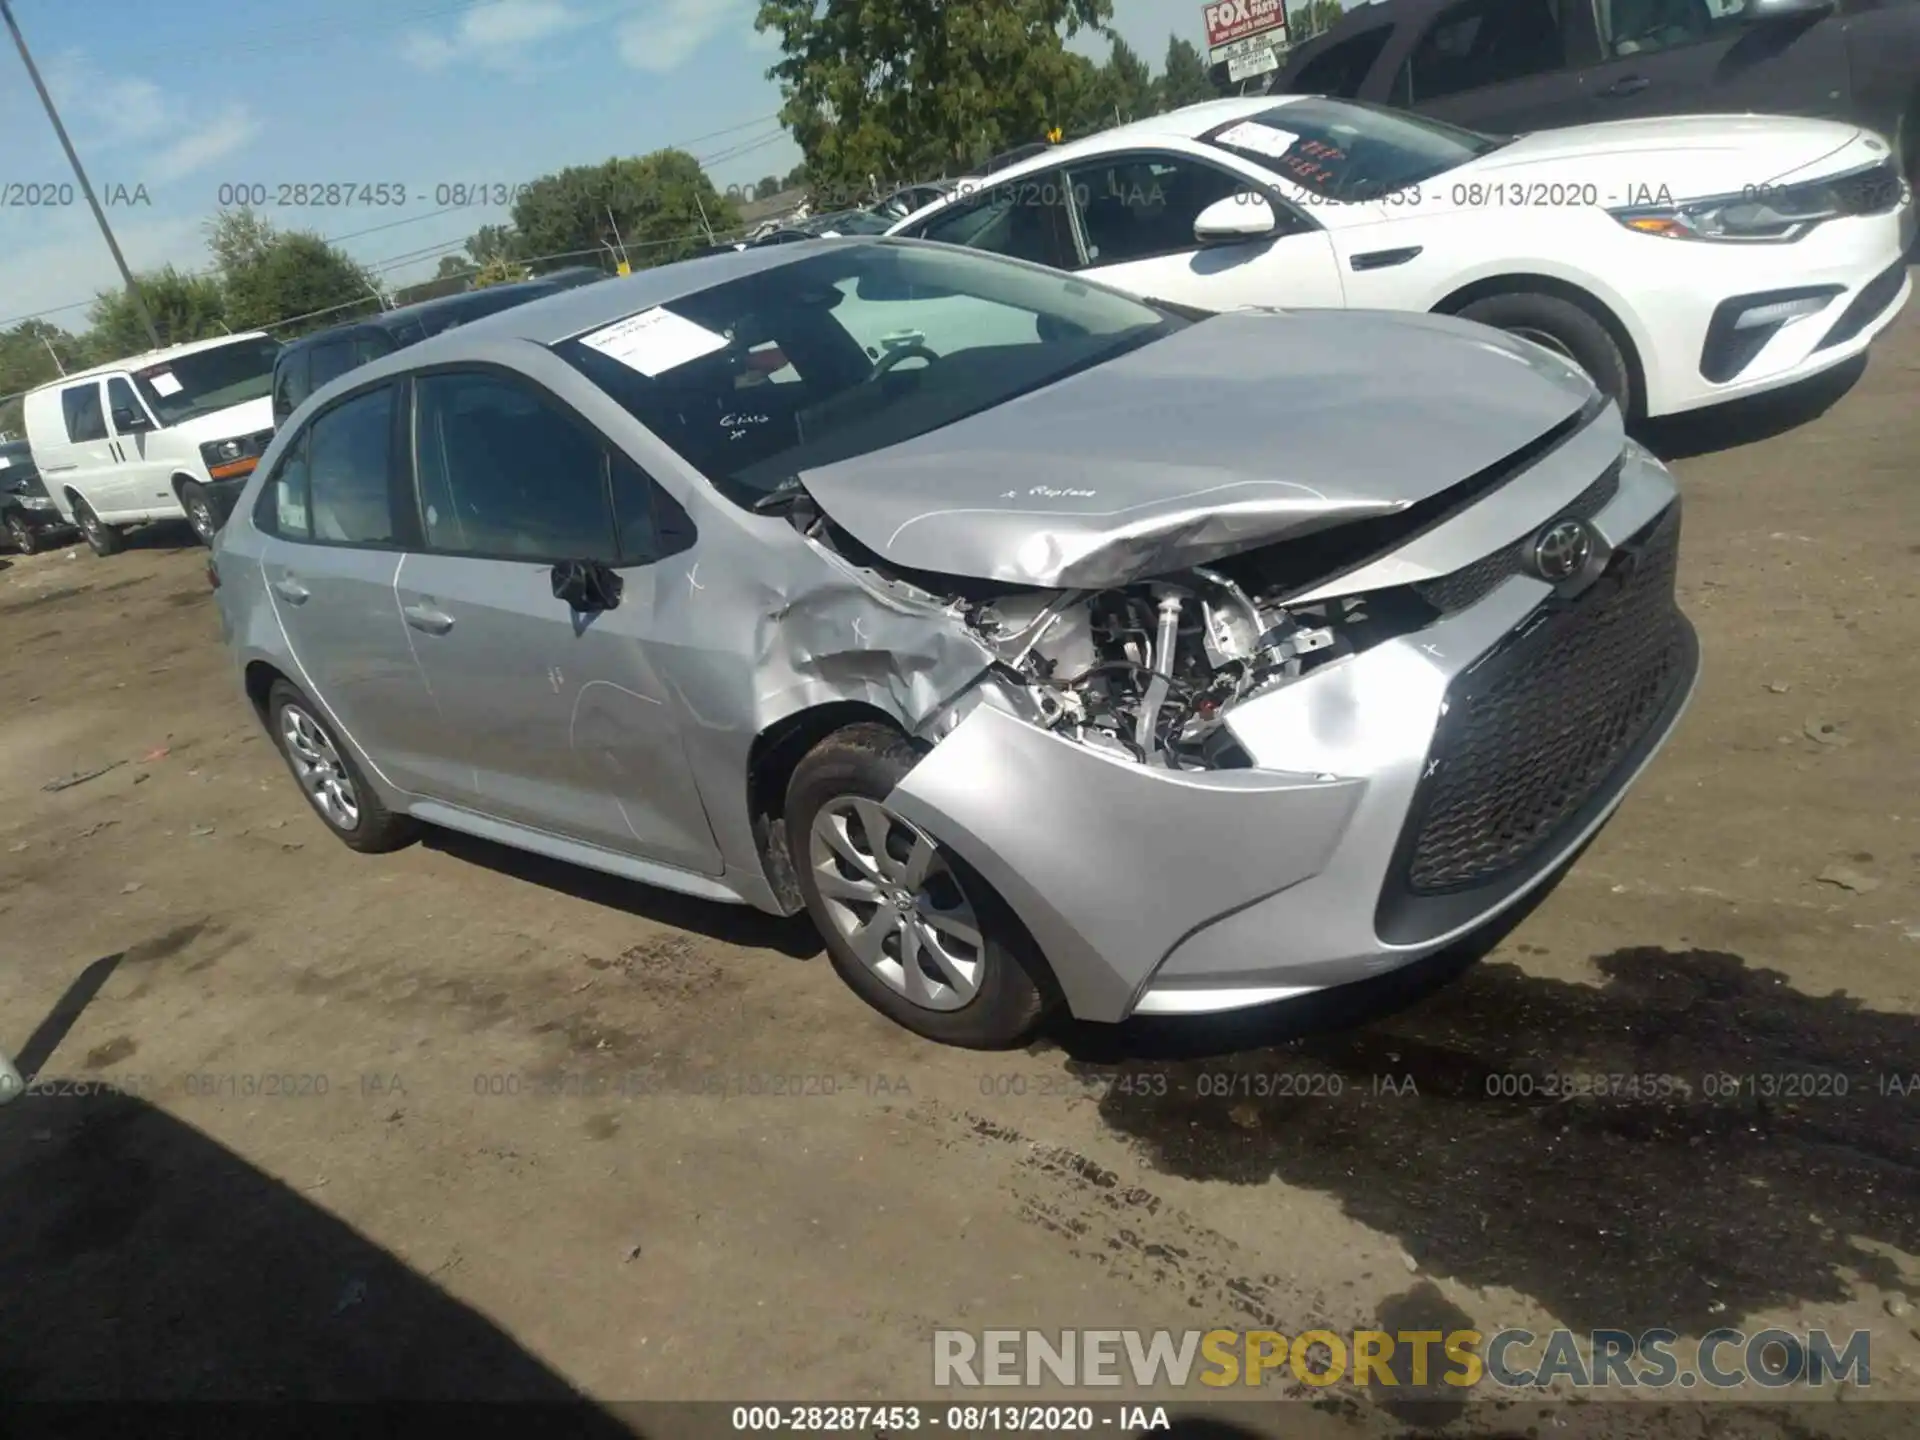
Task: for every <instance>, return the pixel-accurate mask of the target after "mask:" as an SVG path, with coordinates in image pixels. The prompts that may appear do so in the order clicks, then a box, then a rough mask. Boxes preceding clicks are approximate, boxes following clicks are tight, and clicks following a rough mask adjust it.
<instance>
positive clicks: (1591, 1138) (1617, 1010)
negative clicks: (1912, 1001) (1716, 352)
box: [1062, 916, 1920, 1363]
mask: <svg viewBox="0 0 1920 1440" xmlns="http://www.w3.org/2000/svg"><path fill="white" fill-rule="evenodd" d="M1519 918H1521V917H1518V916H1514V917H1509V921H1510V923H1509V924H1506V925H1503V927H1502V928H1503V929H1508V930H1510V929H1511V924H1517V923H1518V920H1519ZM1490 938H1497V937H1486V936H1483V937H1479V938H1478V939H1477V940H1476V941H1475V943H1474V944H1472V945H1470V946H1467V947H1463V948H1459V949H1456V950H1454V951H1452V952H1449V953H1447V954H1444V955H1442V956H1438V957H1435V959H1434V960H1433V961H1430V962H1427V963H1426V964H1423V965H1420V966H1414V967H1409V968H1408V969H1407V970H1404V971H1401V972H1398V973H1396V974H1392V975H1387V976H1382V977H1378V978H1377V979H1374V980H1370V981H1367V982H1364V983H1363V984H1359V985H1353V986H1347V987H1344V988H1343V990H1341V991H1333V992H1326V993H1325V994H1323V995H1319V996H1314V997H1311V999H1312V1001H1313V1002H1314V1003H1313V1004H1310V1005H1309V1004H1305V1003H1300V1002H1296V1003H1295V1004H1294V1005H1292V1006H1289V1007H1285V1008H1283V1009H1280V1010H1269V1011H1268V1012H1266V1013H1264V1014H1252V1015H1239V1016H1229V1017H1221V1018H1220V1019H1219V1020H1218V1021H1217V1022H1200V1021H1188V1022H1186V1023H1185V1024H1184V1025H1183V1026H1180V1027H1173V1026H1169V1025H1166V1024H1161V1025H1158V1026H1155V1027H1153V1028H1151V1029H1149V1028H1145V1027H1141V1028H1134V1027H1128V1026H1123V1027H1118V1028H1117V1029H1116V1030H1115V1031H1113V1032H1109V1033H1108V1034H1107V1035H1106V1036H1104V1037H1101V1038H1102V1040H1103V1043H1102V1044H1099V1045H1096V1044H1093V1043H1088V1042H1086V1041H1084V1040H1082V1039H1081V1037H1076V1036H1075V1035H1073V1034H1072V1033H1068V1034H1066V1035H1064V1036H1063V1037H1062V1043H1063V1044H1064V1045H1065V1046H1066V1047H1067V1049H1068V1058H1067V1060H1066V1066H1067V1068H1068V1070H1069V1071H1070V1072H1072V1073H1074V1074H1076V1075H1078V1076H1080V1077H1081V1078H1082V1079H1084V1080H1086V1081H1088V1082H1089V1084H1090V1085H1091V1086H1092V1088H1094V1089H1095V1091H1096V1092H1097V1093H1098V1094H1099V1095H1100V1097H1101V1099H1100V1114H1101V1117H1102V1119H1103V1120H1104V1121H1105V1123H1106V1124H1107V1125H1108V1127H1109V1128H1110V1129H1111V1130H1112V1131H1113V1132H1114V1133H1115V1134H1116V1135H1118V1136H1120V1137H1122V1138H1124V1139H1126V1140H1128V1141H1129V1142H1131V1143H1132V1144H1133V1145H1134V1146H1135V1147H1136V1148H1137V1149H1138V1150H1139V1151H1140V1152H1141V1153H1142V1154H1143V1155H1144V1156H1145V1157H1146V1158H1147V1159H1148V1161H1149V1162H1150V1163H1151V1164H1153V1165H1154V1166H1156V1167H1157V1168H1159V1169H1161V1170H1164V1171H1166V1172H1168V1173H1171V1174H1174V1175H1177V1176H1180V1177H1182V1178H1184V1179H1188V1180H1195V1181H1212V1182H1222V1183H1228V1184H1245V1185H1257V1184H1265V1183H1268V1182H1272V1181H1278V1182H1280V1183H1282V1184H1284V1185H1288V1186H1292V1187H1297V1188H1298V1189H1301V1190H1304V1191H1308V1192H1313V1193H1317V1194H1320V1195H1325V1196H1329V1197H1332V1198H1333V1199H1334V1200H1335V1201H1336V1202H1337V1203H1338V1204H1339V1205H1340V1206H1341V1208H1342V1209H1343V1211H1344V1212H1345V1213H1346V1214H1347V1215H1348V1216H1350V1217H1352V1218H1354V1219H1356V1220H1359V1221H1360V1222H1362V1223H1363V1224H1365V1225H1367V1226H1369V1227H1370V1228H1372V1229H1374V1230H1375V1231H1377V1232H1380V1233H1383V1234H1386V1235H1390V1236H1393V1237H1394V1238H1395V1239H1396V1240H1397V1242H1398V1243H1399V1244H1400V1245H1401V1246H1402V1247H1403V1248H1404V1250H1405V1252H1406V1255H1407V1257H1408V1258H1409V1269H1413V1268H1416V1267H1417V1269H1418V1270H1419V1271H1420V1272H1421V1273H1422V1274H1423V1275H1432V1276H1435V1277H1439V1278H1444V1279H1448V1280H1451V1281H1454V1282H1457V1284H1458V1285H1459V1286H1464V1287H1469V1288H1470V1289H1471V1290H1474V1291H1478V1292H1481V1293H1483V1294H1484V1293H1496V1294H1497V1293H1500V1292H1502V1291H1515V1292H1518V1293H1520V1294H1522V1295H1526V1296H1530V1297H1532V1298H1533V1299H1534V1300H1535V1301H1537V1302H1538V1303H1539V1304H1540V1305H1541V1306H1542V1307H1543V1308H1544V1309H1546V1310H1547V1311H1548V1312H1549V1313H1551V1314H1552V1315H1553V1316H1554V1317H1556V1319H1557V1320H1558V1321H1559V1322H1560V1323H1563V1324H1566V1325H1568V1326H1571V1327H1572V1328H1573V1329H1574V1330H1576V1331H1579V1332H1586V1331H1590V1330H1593V1329H1598V1328H1610V1327H1618V1328H1621V1329H1626V1330H1630V1331H1633V1332H1634V1333H1636V1334H1637V1333H1640V1332H1642V1331H1643V1330H1645V1329H1647V1328H1650V1327H1671V1328H1673V1329H1675V1330H1676V1331H1678V1332H1679V1333H1680V1334H1683V1335H1696V1336H1697V1335H1700V1334H1703V1333H1704V1332H1705V1331H1707V1330H1709V1329H1711V1328H1713V1327H1715V1326H1719V1325H1734V1326H1738V1325H1740V1324H1741V1323H1742V1321H1743V1319H1744V1318H1745V1317H1750V1316H1754V1315H1758V1314H1762V1313H1765V1312H1770V1311H1778V1310H1780V1309H1784V1308H1788V1307H1801V1306H1826V1305H1835V1304H1843V1303H1847V1302H1848V1301H1850V1300H1855V1299H1856V1298H1857V1296H1858V1292H1859V1291H1860V1289H1862V1288H1867V1289H1868V1293H1869V1295H1871V1293H1872V1287H1877V1288H1879V1289H1881V1290H1887V1291H1896V1292H1897V1291H1900V1290H1904V1289H1909V1288H1911V1285H1912V1283H1913V1282H1912V1278H1911V1273H1910V1270H1909V1269H1907V1268H1906V1267H1905V1264H1904V1261H1902V1260H1901V1259H1900V1258H1899V1257H1903V1256H1910V1255H1913V1254H1916V1253H1920V1018H1916V1017H1914V1016H1912V1015H1907V1014H1900V1013H1893V1012H1887V1011H1881V1010H1876V1009H1871V1008H1869V1007H1867V1006H1866V1005H1863V1004H1862V1003H1861V1002H1860V1001H1859V1000H1857V999H1854V998H1852V997H1850V996H1849V995H1848V994H1847V993H1846V992H1845V991H1842V990H1837V991H1835V992H1834V993H1832V994H1829V995H1809V994H1803V993H1801V992H1799V991H1797V990H1795V989H1793V988H1792V987H1791V986H1790V985H1789V984H1788V982H1787V979H1786V977H1785V976H1784V975H1783V974H1781V973H1779V972H1778V971H1775V970H1771V969H1768V968H1765V966H1764V964H1757V963H1753V962H1750V961H1749V960H1748V959H1747V958H1746V957H1744V956H1741V955H1736V954H1730V953H1727V952H1722V951H1706V950H1678V951H1676V950H1667V949H1661V948H1657V947H1654V946H1649V945H1636V944H1632V943H1631V937H1628V936H1621V937H1619V939H1620V940H1621V942H1622V944H1621V948H1617V949H1613V950H1610V951H1608V952H1607V953H1604V954H1598V955H1581V956H1576V957H1569V960H1561V961H1559V962H1558V963H1557V966H1556V968H1558V969H1560V970H1561V971H1562V973H1564V972H1565V970H1566V968H1567V967H1568V965H1569V961H1570V963H1571V965H1572V967H1573V968H1574V970H1575V972H1576V978H1569V979H1563V978H1557V977H1551V978H1550V977H1547V976H1543V975H1539V974H1535V973H1531V970H1532V969H1533V968H1537V966H1529V967H1528V968H1525V969H1523V968H1522V965H1521V964H1514V963H1506V962H1494V961H1488V962H1486V963H1475V962H1476V960H1478V959H1480V958H1481V957H1482V956H1484V954H1485V953H1486V951H1487V949H1488V948H1490V947H1489V945H1488V941H1489V939H1490ZM1516 949H1517V951H1518V953H1519V954H1520V955H1521V956H1526V955H1544V954H1546V953H1547V952H1545V951H1543V950H1541V949H1539V948H1538V947H1536V946H1530V945H1526V944H1521V945H1518V946H1517V947H1516ZM1422 1283H1425V1282H1424V1281H1423V1282H1422ZM1455 1293H1456V1294H1457V1293H1458V1292H1455ZM1896 1313H1898V1312H1896ZM1471 1318H1472V1319H1473V1320H1474V1321H1475V1322H1476V1325H1477V1328H1481V1329H1483V1330H1484V1329H1486V1328H1487V1327H1488V1325H1493V1326H1495V1327H1497V1326H1498V1325H1500V1324H1503V1323H1506V1322H1507V1321H1509V1320H1511V1319H1512V1316H1511V1315H1510V1314H1509V1315H1496V1314H1482V1315H1476V1316H1473V1317H1471ZM1813 1323H1816V1324H1817V1323H1819V1322H1818V1321H1815V1322H1813ZM1385 1328H1389V1329H1392V1328H1396V1327H1394V1326H1387V1327H1385ZM1835 1339H1836V1346H1837V1347H1838V1348H1844V1345H1845V1343H1846V1339H1847V1337H1846V1336H1845V1335H1840V1336H1836V1337H1835ZM1883 1363H1884V1362H1883Z"/></svg>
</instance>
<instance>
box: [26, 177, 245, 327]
mask: <svg viewBox="0 0 1920 1440" xmlns="http://www.w3.org/2000/svg"><path fill="white" fill-rule="evenodd" d="M127 214H128V212H127V211H125V210H118V209H116V210H110V211H109V212H108V216H107V218H108V221H109V222H110V223H111V224H112V226H113V234H114V238H115V239H116V240H118V241H119V242H120V249H121V251H122V252H123V253H124V254H125V255H126V257H127V264H128V265H129V266H130V267H131V268H132V269H133V270H134V271H136V272H139V271H145V270H158V269H160V268H161V267H163V266H166V265H176V266H178V267H179V268H180V269H182V270H202V269H205V268H206V266H207V265H208V263H209V262H210V257H209V255H208V253H207V238H206V231H205V229H204V228H203V226H204V223H205V222H204V221H203V220H202V219H201V217H199V216H197V215H195V216H177V217H174V218H171V219H161V220H135V221H131V222H130V221H129V220H128V219H127ZM43 223H44V227H45V228H43V229H42V230H41V231H40V233H39V234H37V235H36V236H35V237H34V242H35V243H34V244H33V245H32V246H31V247H27V246H22V245H18V244H5V245H0V320H3V319H7V318H9V317H11V316H14V315H26V314H31V313H33V312H36V311H40V310H49V309H53V308H54V307H56V306H65V305H72V304H73V302H75V301H86V300H91V298H92V297H93V296H94V295H96V294H98V293H99V292H100V291H102V290H109V289H118V288H119V285H120V272H119V271H117V270H115V269H114V267H113V257H112V256H111V255H110V254H108V253H107V245H106V241H104V240H102V239H101V238H100V230H99V227H98V226H96V225H95V224H94V221H93V215H92V213H91V212H89V211H88V209H87V207H86V206H85V205H74V206H70V207H68V208H66V209H64V210H62V211H60V212H58V218H57V219H48V220H46V221H45V222H43ZM46 318H47V320H48V321H49V322H50V323H51V324H54V325H58V326H60V327H61V328H62V329H64V330H75V331H78V330H84V329H86V328H87V310H86V306H85V305H79V306H76V307H75V308H73V309H65V310H60V311H59V313H57V314H53V315H49V316H47V317H46Z"/></svg>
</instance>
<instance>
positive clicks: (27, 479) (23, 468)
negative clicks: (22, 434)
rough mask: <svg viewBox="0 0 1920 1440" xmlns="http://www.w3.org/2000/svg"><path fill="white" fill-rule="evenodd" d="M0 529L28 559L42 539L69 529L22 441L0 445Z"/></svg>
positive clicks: (3, 442) (8, 441) (31, 455)
mask: <svg viewBox="0 0 1920 1440" xmlns="http://www.w3.org/2000/svg"><path fill="white" fill-rule="evenodd" d="M0 528H4V529H5V530H6V532H7V539H8V540H9V541H10V542H11V543H12V545H13V548H14V549H15V550H18V551H19V552H20V553H21V554H22V555H31V554H33V552H34V551H36V550H38V549H39V548H40V543H41V541H42V540H44V539H48V538H50V537H53V536H56V535H61V534H64V533H66V532H68V531H70V530H71V529H72V528H73V527H72V526H71V525H70V524H69V523H68V522H67V521H66V520H65V519H64V518H62V516H61V514H60V511H59V510H58V508H56V507H55V505H54V503H53V497H52V496H50V495H48V494H47V487H46V482H44V481H43V480H41V478H40V471H39V470H38V469H37V468H36V467H35V466H34V463H33V452H32V451H31V450H29V449H28V448H27V442H26V441H24V440H5V441H0Z"/></svg>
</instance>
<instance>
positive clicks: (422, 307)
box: [273, 270, 605, 425]
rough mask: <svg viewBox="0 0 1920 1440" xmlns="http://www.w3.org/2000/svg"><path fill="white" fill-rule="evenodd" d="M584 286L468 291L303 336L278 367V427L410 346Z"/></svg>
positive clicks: (536, 284) (540, 283)
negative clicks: (316, 396) (355, 373)
mask: <svg viewBox="0 0 1920 1440" xmlns="http://www.w3.org/2000/svg"><path fill="white" fill-rule="evenodd" d="M586 274H587V275H589V276H591V278H592V279H596V280H598V279H604V278H605V277H604V276H603V275H602V274H601V272H599V271H598V270H590V271H587V272H586ZM583 283H586V282H585V281H582V280H580V279H577V278H576V279H574V280H571V281H568V280H562V279H559V278H556V277H555V276H552V275H543V276H541V277H540V278H539V279H537V280H522V281H519V282H517V283H513V284H506V285H489V286H487V287H486V288H484V289H481V290H466V291H462V292H461V293H460V294H458V295H443V296H441V297H440V298H439V299H437V300H422V301H421V302H420V303H419V304H417V305H402V306H400V307H399V308H398V309H396V310H383V311H381V312H380V313H379V314H378V315H370V316H368V317H367V318H366V319H365V320H356V321H353V322H352V323H351V324H347V325H335V326H333V327H332V328H331V329H327V330H316V331H315V332H314V333H313V334H311V335H303V336H301V337H300V338H299V339H298V340H293V341H290V342H288V344H287V346H286V348H285V349H283V350H282V351H281V352H280V357H279V359H278V360H277V361H276V362H275V363H274V367H273V423H274V424H275V425H279V424H282V423H283V422H284V421H285V420H286V418H287V416H289V415H291V414H292V413H293V412H294V411H295V410H297V409H298V408H299V407H300V402H301V401H303V400H305V399H306V398H307V396H309V395H311V394H312V393H313V392H314V391H315V390H318V389H319V388H320V387H321V386H323V385H325V384H327V383H328V382H329V381H331V380H333V379H335V378H337V377H339V376H341V375H344V374H346V373H347V371H349V370H351V369H353V368H354V367H355V366H358V365H364V364H366V363H367V362H368V361H369V360H377V359H379V358H380V357H381V356H382V355H391V354H392V353H393V352H394V351H396V350H400V349H404V348H405V347H406V346H408V345H417V344H419V343H420V342H421V341H422V340H425V339H426V338H427V337H428V336H430V335H438V334H439V333H440V332H441V331H442V330H446V329H450V328H451V327H453V326H455V325H464V324H466V323H467V322H468V321H469V320H478V319H479V318H480V317H481V316H482V315H492V314H495V313H496V312H498V311H501V310H506V309H509V308H511V307H512V306H515V305H524V304H526V303H527V302H528V301H529V300H539V299H543V298H544V297H546V296H548V295H557V294H559V293H560V292H561V291H562V290H567V289H571V288H573V287H574V286H576V285H579V284H583Z"/></svg>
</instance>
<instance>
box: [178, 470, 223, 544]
mask: <svg viewBox="0 0 1920 1440" xmlns="http://www.w3.org/2000/svg"><path fill="white" fill-rule="evenodd" d="M180 508H181V509H182V510H184V511H186V512H187V523H188V524H189V525H191V526H192V527H193V533H194V535H195V536H197V537H198V538H199V541H200V543H201V544H202V545H206V546H209V547H211V546H212V544H213V537H214V535H215V534H216V533H217V532H218V531H219V529H220V522H219V521H217V520H215V519H214V518H213V505H212V503H211V502H210V501H209V500H208V499H207V488H206V486H204V485H202V484H200V483H199V482H198V481H195V480H187V481H184V482H183V483H182V484H181V486H180Z"/></svg>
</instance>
